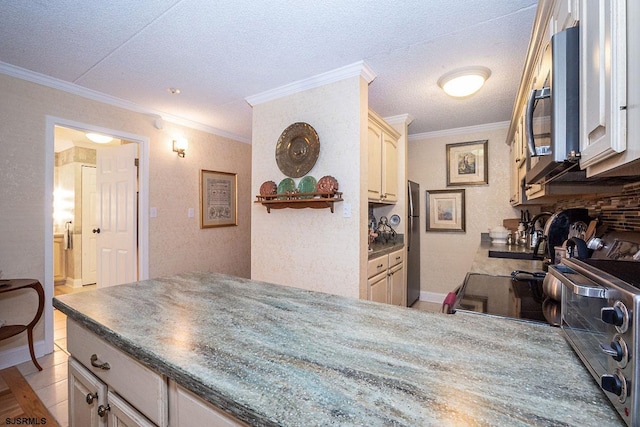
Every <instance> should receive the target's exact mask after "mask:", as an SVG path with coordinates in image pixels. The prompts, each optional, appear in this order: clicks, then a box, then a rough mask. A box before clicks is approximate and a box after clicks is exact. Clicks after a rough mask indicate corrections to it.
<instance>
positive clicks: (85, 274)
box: [81, 165, 98, 286]
mask: <svg viewBox="0 0 640 427" xmlns="http://www.w3.org/2000/svg"><path fill="white" fill-rule="evenodd" d="M96 188H97V187H96V168H95V167H92V166H84V165H83V166H82V239H81V241H82V286H84V285H91V284H93V283H96V264H97V258H98V249H97V246H96V244H97V237H98V234H97V233H94V232H93V230H95V229H97V228H98V210H97V208H98V193H97V191H96Z"/></svg>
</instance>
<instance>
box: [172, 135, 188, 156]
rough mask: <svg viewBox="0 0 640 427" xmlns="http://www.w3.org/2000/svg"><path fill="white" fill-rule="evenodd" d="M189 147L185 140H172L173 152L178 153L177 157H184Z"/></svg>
mask: <svg viewBox="0 0 640 427" xmlns="http://www.w3.org/2000/svg"><path fill="white" fill-rule="evenodd" d="M188 147H189V141H188V140H187V138H176V139H174V140H173V151H174V152H176V153H178V157H184V153H185V151H187V148H188Z"/></svg>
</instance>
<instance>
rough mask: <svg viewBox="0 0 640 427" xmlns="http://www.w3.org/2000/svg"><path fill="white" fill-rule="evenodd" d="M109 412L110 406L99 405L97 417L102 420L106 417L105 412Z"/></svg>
mask: <svg viewBox="0 0 640 427" xmlns="http://www.w3.org/2000/svg"><path fill="white" fill-rule="evenodd" d="M110 410H111V406H109V405H107V406H104V405H100V406H98V415H100V418H104V416H105V415H107V412H109V411H110Z"/></svg>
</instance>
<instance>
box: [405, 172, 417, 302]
mask: <svg viewBox="0 0 640 427" xmlns="http://www.w3.org/2000/svg"><path fill="white" fill-rule="evenodd" d="M407 187H408V196H409V197H408V199H407V200H408V201H409V203H408V205H409V206H408V208H409V217H408V220H407V307H411V306H412V305H413V303H414V302H416V301H417V300H418V299H420V185H418V184H417V183H415V182H412V181H409V182H408V185H407Z"/></svg>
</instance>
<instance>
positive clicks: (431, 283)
mask: <svg viewBox="0 0 640 427" xmlns="http://www.w3.org/2000/svg"><path fill="white" fill-rule="evenodd" d="M506 135H507V124H506V123H505V124H504V125H503V124H496V125H495V126H482V127H478V128H475V129H474V128H464V129H453V130H450V131H447V132H438V133H437V134H436V133H434V134H431V135H430V134H423V135H416V136H412V137H411V138H410V139H409V143H408V146H409V149H408V179H410V180H412V181H415V182H417V183H418V184H420V191H421V194H420V223H421V224H420V227H421V230H422V231H421V234H420V237H421V238H420V257H421V265H420V285H421V299H425V300H428V301H434V302H442V299H443V298H444V296H445V295H446V294H447V293H448V292H450V291H453V290H454V289H455V288H456V287H458V286H459V285H461V284H462V282H463V280H464V277H465V274H466V272H467V271H468V270H469V267H471V264H472V263H473V257H474V255H475V253H476V250H477V249H478V245H479V244H480V233H486V232H488V229H489V228H491V227H495V226H496V225H502V220H503V219H504V218H518V217H519V211H518V210H516V209H513V208H512V207H511V205H510V204H509V188H510V187H509V147H508V146H507V145H506V144H505V140H506ZM485 139H486V140H488V141H489V142H488V154H489V185H481V186H461V187H449V188H452V189H453V188H455V189H459V188H464V189H465V195H466V232H465V233H450V232H448V233H445V232H432V231H430V232H426V231H425V230H426V211H425V205H426V194H425V191H426V190H445V189H447V188H448V187H447V180H446V144H452V143H458V142H468V141H477V140H485Z"/></svg>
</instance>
